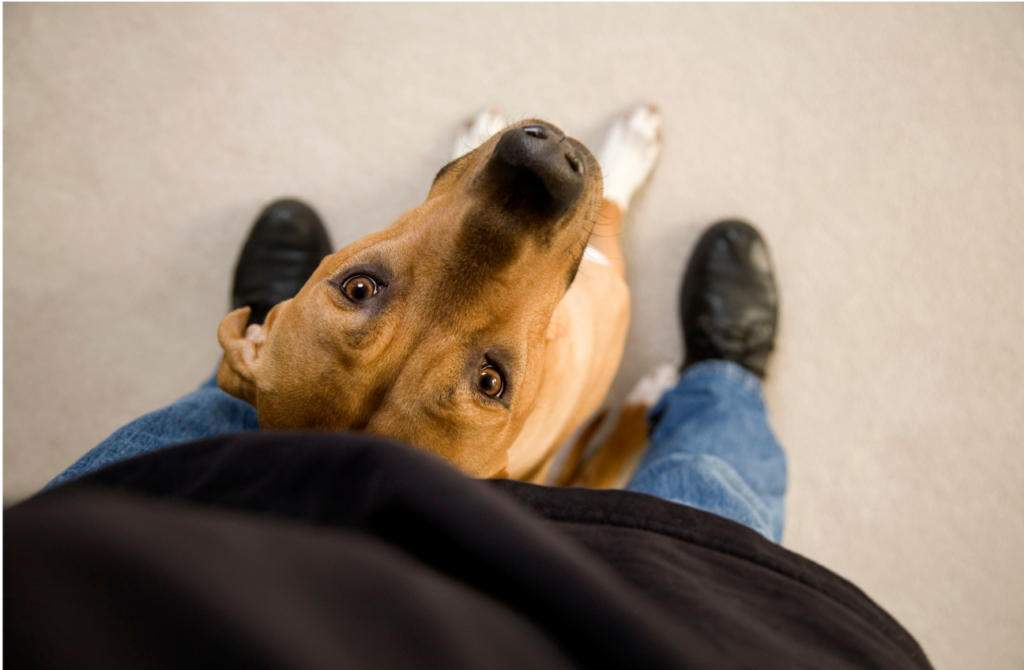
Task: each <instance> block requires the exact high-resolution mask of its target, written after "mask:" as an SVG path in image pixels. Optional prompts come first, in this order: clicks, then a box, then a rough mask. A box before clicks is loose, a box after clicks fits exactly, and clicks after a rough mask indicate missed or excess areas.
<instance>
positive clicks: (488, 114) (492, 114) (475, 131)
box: [448, 107, 508, 160]
mask: <svg viewBox="0 0 1024 670" xmlns="http://www.w3.org/2000/svg"><path fill="white" fill-rule="evenodd" d="M507 125H508V121H507V120H506V119H505V117H504V116H502V114H501V111H500V110H498V109H497V108H495V107H491V108H490V109H485V110H484V111H482V112H480V113H479V114H477V115H476V117H475V118H472V119H469V120H468V121H466V125H465V126H464V127H463V129H462V132H460V133H459V134H458V136H457V137H456V138H455V145H454V146H453V147H452V155H451V158H449V159H448V160H455V159H456V158H461V157H463V156H465V155H466V154H468V153H469V152H470V151H472V150H473V149H476V148H477V147H478V146H480V145H481V144H483V143H484V142H486V141H487V140H489V139H490V138H491V135H493V134H494V133H496V132H498V131H499V130H501V129H503V128H504V127H505V126H507Z"/></svg>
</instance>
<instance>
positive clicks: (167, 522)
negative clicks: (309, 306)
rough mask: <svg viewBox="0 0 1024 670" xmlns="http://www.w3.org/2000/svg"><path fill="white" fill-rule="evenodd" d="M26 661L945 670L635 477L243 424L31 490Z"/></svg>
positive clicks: (13, 542)
mask: <svg viewBox="0 0 1024 670" xmlns="http://www.w3.org/2000/svg"><path fill="white" fill-rule="evenodd" d="M4 536H5V537H4V554H5V555H4V579H5V590H4V601H5V609H4V632H5V642H6V644H5V650H4V654H5V660H7V661H8V662H10V663H11V667H104V668H114V667H207V666H209V667H213V666H218V667H225V666H228V667H234V666H239V667H268V668H270V667H274V668H283V667H295V668H320V667H331V668H337V667H355V668H360V667H366V668H406V667H419V668H423V667H451V668H463V667H465V668H479V667H488V668H490V667H537V668H565V667H644V668H659V667H666V668H667V667H678V668H686V667H714V668H731V667H736V668H739V667H759V668H771V667H780V668H781V667H787V668H795V667H808V668H811V667H814V668H827V667H836V668H840V667H843V668H845V667H851V668H852V667H880V668H881V667H885V668H904V667H906V668H912V667H918V668H920V667H929V666H928V663H927V660H926V659H925V656H924V654H923V652H922V651H921V650H920V648H919V647H918V646H917V644H916V643H915V642H914V641H913V639H912V638H911V637H910V636H909V634H907V633H906V632H905V631H904V630H903V629H902V628H901V627H900V626H899V625H898V624H897V623H896V622H895V621H893V620H892V619H891V618H890V617H888V615H886V614H885V613H884V612H883V611H882V610H881V609H880V608H878V607H877V606H876V605H874V603H872V602H871V601H870V600H869V599H868V598H867V597H866V596H865V595H864V594H863V593H861V592H860V591H859V590H857V589H856V588H855V587H853V586H852V585H850V584H848V583H847V582H845V581H843V580H841V579H840V578H838V577H836V576H835V575H833V574H832V573H830V572H828V571H827V570H825V569H824V568H821V567H820V566H816V565H814V564H813V563H811V562H809V561H806V560H805V559H801V558H800V557H798V556H796V555H794V554H792V553H791V552H787V551H786V550H784V549H781V548H780V547H777V546H775V545H772V544H771V543H769V542H767V541H766V540H763V539H762V538H760V536H758V535H757V534H756V533H754V532H753V531H749V530H747V529H745V528H743V527H742V526H738V525H737V524H734V523H732V522H729V521H726V520H724V519H720V518H718V517H715V516H713V515H709V514H705V513H702V512H698V511H697V510H692V509H689V508H684V507H681V506H678V505H673V504H671V503H667V502H665V501H661V500H658V499H656V498H652V497H650V496H645V495H643V494H635V493H628V492H611V491H583V490H578V489H555V488H549V487H535V486H530V485H526V484H521V483H516V482H480V481H474V480H470V479H467V478H465V477H463V476H461V475H460V474H458V473H457V472H455V471H454V470H453V469H451V468H450V467H448V466H447V465H445V464H443V463H441V462H439V461H436V460H434V459H433V458H431V457H429V456H427V455H425V454H422V453H420V452H417V451H414V450H412V449H410V448H408V447H405V446H403V445H399V444H396V443H393V442H390V441H388V440H383V439H379V438H374V437H370V436H366V435H346V434H330V433H302V434H288V433H271V432H264V433H242V434H236V435H228V436H222V437H218V438H214V439H211V440H205V441H203V442H197V443H193V444H190V445H183V446H180V447H175V448H171V449H166V450H163V451H160V452H155V453H151V454H146V455H143V456H140V457H137V458H134V459H131V460H129V461H124V462H121V463H117V464H114V465H112V466H109V467H107V468H105V469H103V470H101V471H99V472H97V473H94V474H92V475H89V476H86V477H83V478H81V479H79V480H76V481H74V482H71V483H69V484H66V485H64V486H61V487H57V488H55V489H53V490H51V491H48V492H46V493H44V494H41V495H38V496H36V497H35V498H33V499H31V500H29V501H26V502H25V503H22V504H21V505H18V506H15V507H14V508H12V509H10V510H7V511H6V512H5V524H4Z"/></svg>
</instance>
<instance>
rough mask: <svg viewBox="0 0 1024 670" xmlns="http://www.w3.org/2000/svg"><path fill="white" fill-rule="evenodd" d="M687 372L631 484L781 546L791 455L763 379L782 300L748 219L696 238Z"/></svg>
mask: <svg viewBox="0 0 1024 670" xmlns="http://www.w3.org/2000/svg"><path fill="white" fill-rule="evenodd" d="M680 316H681V320H682V325H683V337H684V340H685V345H686V360H685V363H684V365H683V375H682V377H681V378H680V380H679V382H678V384H676V386H675V387H674V388H673V389H671V390H669V391H668V392H666V393H665V394H664V396H662V398H661V400H660V401H659V402H658V403H657V404H656V405H655V406H654V408H653V409H652V410H651V412H650V414H649V420H650V423H651V433H650V446H649V448H648V451H647V453H646V454H645V455H644V458H643V459H642V461H641V463H640V467H639V468H638V470H637V472H636V473H635V474H634V476H633V478H632V480H631V481H630V483H629V484H628V486H627V489H629V490H633V491H642V492H645V493H651V494H653V495H657V496H659V497H662V498H665V499H667V500H672V501H674V502H678V503H681V504H684V505H690V506H692V507H697V508H699V509H703V510H705V511H708V512H713V513H715V514H718V515H720V516H724V517H727V518H729V519H732V520H734V521H737V522H739V523H742V524H744V525H747V526H749V527H751V528H753V529H754V530H756V531H758V532H759V533H761V534H762V535H764V536H765V537H767V538H769V539H771V540H774V541H775V542H778V541H779V540H780V539H781V538H782V528H783V524H784V509H783V496H784V494H785V492H786V457H785V454H784V453H783V451H782V448H781V447H780V446H779V443H778V441H777V440H776V439H775V435H774V434H773V433H772V430H771V427H770V426H769V425H768V414H767V411H766V409H765V405H764V395H763V393H762V390H761V379H762V378H763V377H764V374H765V366H766V365H767V362H768V357H769V355H770V354H771V351H772V349H773V348H774V338H775V329H776V325H777V322H778V297H777V294H776V290H775V280H774V277H773V274H772V268H771V259H770V258H769V256H768V248H767V246H766V245H765V243H764V240H763V239H762V238H761V235H760V234H759V233H758V232H757V230H756V229H754V228H753V227H752V226H750V225H749V224H746V223H744V222H742V221H723V222H721V223H718V224H716V225H714V226H712V227H711V228H709V229H708V230H707V231H705V233H704V235H703V236H702V237H701V239H700V240H699V241H698V242H697V246H696V248H695V249H694V252H693V256H692V257H691V259H690V263H689V265H688V266H687V269H686V275H685V277H684V280H683V287H682V291H681V297H680Z"/></svg>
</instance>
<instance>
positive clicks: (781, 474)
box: [47, 360, 786, 542]
mask: <svg viewBox="0 0 1024 670" xmlns="http://www.w3.org/2000/svg"><path fill="white" fill-rule="evenodd" d="M649 419H650V423H651V440H650V443H651V444H650V448H649V449H648V450H647V453H646V454H645V455H644V457H643V460H642V461H641V462H640V467H639V468H638V469H637V471H636V474H634V475H633V478H632V480H631V481H630V482H629V484H628V485H627V486H626V489H627V490H630V491H639V492H641V493H649V494H652V495H655V496H658V497H659V498H664V499H666V500H670V501H672V502H677V503H680V504H682V505H689V506H691V507H696V508H697V509H702V510H704V511H706V512H711V513H713V514H718V515H719V516H724V517H726V518H728V519H732V520H733V521H737V522H739V523H741V524H744V525H746V526H749V527H750V528H753V529H754V530H756V531H757V532H759V533H761V534H762V535H764V536H765V537H767V538H768V539H770V540H773V541H775V542H778V541H779V540H780V539H781V537H782V524H783V519H784V512H783V501H782V499H783V495H784V494H785V492H786V457H785V454H784V453H783V451H782V448H781V447H780V446H779V443H778V442H777V441H776V440H775V436H774V435H773V434H772V430H771V427H770V426H769V425H768V414H767V411H766V410H765V405H764V397H763V395H762V393H761V383H760V381H759V380H758V379H757V377H755V376H754V375H752V374H750V373H749V372H747V371H746V370H745V369H743V368H742V367H740V366H738V365H735V364H734V363H729V362H727V361H718V360H715V361H704V362H702V363H698V364H697V365H694V366H692V367H690V368H688V369H687V370H686V372H685V373H684V374H683V376H682V378H681V379H680V380H679V383H678V384H677V385H676V386H675V388H673V389H671V390H670V391H668V392H666V393H665V395H663V396H662V398H661V400H660V401H659V402H658V404H657V405H655V406H654V408H653V409H652V410H651V412H650V415H649ZM258 428H259V422H258V421H257V419H256V410H255V409H254V408H253V407H252V406H251V405H249V404H248V403H246V402H243V401H241V400H237V399H235V398H233V397H231V396H229V395H228V394H227V393H224V392H223V391H221V390H220V389H219V388H217V383H216V377H213V378H211V379H209V380H207V381H206V383H205V384H203V385H202V386H201V387H200V388H199V390H198V391H195V392H193V393H190V394H188V395H187V396H185V397H184V398H181V399H180V400H177V401H175V402H174V403H172V404H170V405H168V406H167V407H164V408H163V409H159V410H157V411H155V412H151V413H149V414H147V415H145V416H143V417H141V418H139V419H136V420H135V421H133V422H131V423H130V424H128V425H127V426H124V427H123V428H120V429H119V430H117V431H116V432H115V433H114V434H113V435H111V436H110V437H108V438H107V439H106V440H104V441H103V442H101V443H100V444H99V446H97V447H95V448H94V449H93V450H92V451H90V452H89V453H87V454H86V455H85V456H83V457H82V458H81V459H79V460H78V462H76V463H75V464H74V465H72V466H71V467H70V468H68V469H67V470H65V471H64V472H63V473H62V474H60V475H59V476H58V477H57V478H56V479H54V480H53V481H52V482H50V483H49V484H47V488H49V487H51V486H54V485H57V484H60V483H62V482H66V481H68V480H70V479H74V478H75V477H78V476H80V475H83V474H85V473H87V472H90V471H92V470H96V469H98V468H100V467H102V466H104V465H107V464H108V463H113V462H114V461H120V460H123V459H125V458H129V457H131V456H136V455H138V454H142V453H145V452H147V451H152V450H154V449H159V448H161V447H166V446H170V445H172V444H178V443H182V442H190V441H192V440H199V439H202V438H206V437H212V436H213V435H218V434H220V433H227V432H233V431H239V430H257V429H258Z"/></svg>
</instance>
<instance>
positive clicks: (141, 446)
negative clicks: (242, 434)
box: [44, 374, 260, 490]
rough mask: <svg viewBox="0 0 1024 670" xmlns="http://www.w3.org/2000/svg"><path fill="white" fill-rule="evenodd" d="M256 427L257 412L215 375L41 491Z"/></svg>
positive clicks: (94, 451)
mask: <svg viewBox="0 0 1024 670" xmlns="http://www.w3.org/2000/svg"><path fill="white" fill-rule="evenodd" d="M259 427H260V424H259V421H258V420H257V419H256V408H255V407H253V406H252V405H250V404H249V403H247V402H245V401H242V400H238V399H237V398H233V397H232V396H229V395H228V394H227V393H225V392H224V391H221V390H220V388H219V387H218V386H217V375H216V374H214V375H213V376H212V377H210V378H209V379H207V380H206V382H204V383H203V385H202V386H200V387H199V389H198V390H196V391H193V392H192V393H189V394H188V395H187V396H185V397H183V398H179V399H178V400H175V401H174V402H172V403H171V404H170V405H168V406H167V407H163V408H161V409H158V410H156V411H155V412H150V413H149V414H146V415H145V416H142V417H139V418H138V419H136V420H135V421H132V422H131V423H129V424H128V425H127V426H123V427H121V428H118V429H117V430H116V431H114V433H113V434H112V435H111V436H110V437H108V438H107V439H105V440H103V441H102V442H100V443H99V444H98V445H97V446H95V447H93V449H92V450H91V451H89V452H88V453H87V454H86V455H85V456H82V457H81V458H80V459H78V460H77V461H76V462H75V463H74V465H72V466H71V467H70V468H68V469H67V470H65V471H64V472H62V473H60V474H59V475H57V477H56V478H54V480H53V481H51V482H50V483H49V484H47V485H46V487H45V488H44V490H45V489H48V488H50V487H51V486H56V485H58V484H63V483H64V482H66V481H69V480H72V479H74V478H75V477H80V476H82V475H84V474H86V473H88V472H92V471H93V470H98V469H100V468H102V467H103V466H104V465H108V464H110V463H113V462H115V461H121V460H124V459H126V458H131V457H132V456H138V455H139V454H144V453H146V452H147V451H153V450H155V449H160V448H162V447H169V446H171V445H172V444H182V443H184V442H192V441H193V440H201V439H203V438H206V437H213V436H214V435H220V434H221V433H232V432H236V431H240V430H259Z"/></svg>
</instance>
